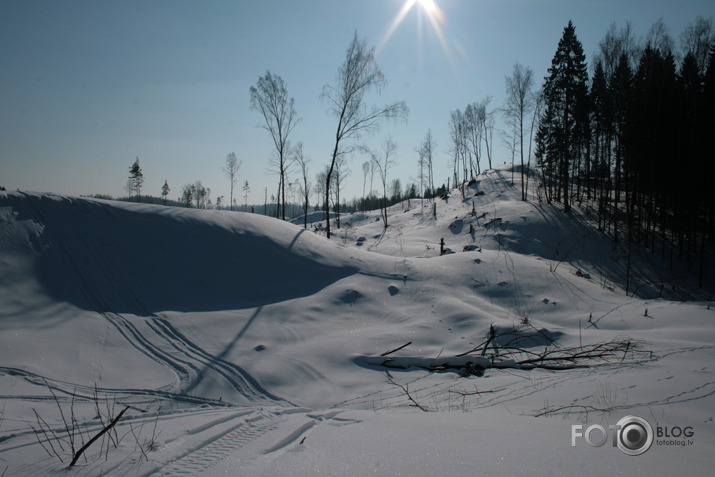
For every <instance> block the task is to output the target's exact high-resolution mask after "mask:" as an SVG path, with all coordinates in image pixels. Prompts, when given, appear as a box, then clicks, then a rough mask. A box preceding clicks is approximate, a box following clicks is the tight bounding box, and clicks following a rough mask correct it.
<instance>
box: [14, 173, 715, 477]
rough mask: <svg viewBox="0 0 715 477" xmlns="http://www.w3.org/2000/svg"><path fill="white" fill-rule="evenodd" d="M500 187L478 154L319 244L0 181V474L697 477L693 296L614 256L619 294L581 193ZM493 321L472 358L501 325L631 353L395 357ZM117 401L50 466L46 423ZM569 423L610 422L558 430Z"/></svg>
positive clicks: (277, 228)
mask: <svg viewBox="0 0 715 477" xmlns="http://www.w3.org/2000/svg"><path fill="white" fill-rule="evenodd" d="M515 180H516V181H517V182H516V183H517V186H518V180H519V174H518V172H517V173H515ZM518 194H519V190H518V187H513V186H512V185H511V171H510V170H509V169H507V168H500V169H496V170H492V171H488V172H487V173H486V174H484V175H482V176H480V177H479V179H478V182H477V183H476V184H474V185H473V186H471V187H470V188H469V189H467V191H466V199H464V198H463V197H462V194H461V193H460V192H459V191H458V190H454V191H452V194H451V196H450V197H449V198H448V199H446V200H444V199H441V200H438V201H437V203H436V211H437V217H436V218H435V217H434V216H433V214H432V212H433V209H432V207H433V206H432V203H429V202H426V201H425V202H422V201H419V200H412V201H410V203H409V204H408V203H407V202H405V203H402V204H399V205H396V206H394V207H392V208H391V209H390V214H389V222H390V226H389V227H388V228H387V229H385V228H384V227H383V224H382V222H380V220H379V217H380V216H379V212H377V211H375V212H368V213H356V214H353V215H347V216H343V217H342V225H343V227H342V228H341V229H340V230H336V234H335V236H334V237H333V239H332V240H330V241H328V240H326V239H325V238H324V237H323V236H321V235H319V234H316V233H315V232H313V229H312V228H310V227H309V229H308V230H303V228H302V227H300V226H298V225H293V224H289V223H285V222H281V221H278V220H275V219H270V218H266V217H262V216H257V215H251V214H245V213H231V212H226V211H204V210H190V209H178V208H171V207H161V206H152V205H142V204H129V203H119V202H107V201H101V200H88V199H78V198H70V197H60V196H55V195H52V194H35V193H24V192H3V193H0V324H1V325H0V398H1V399H2V404H1V405H0V413H1V415H0V475H2V474H3V472H4V473H5V475H8V476H10V475H154V474H156V475H209V476H211V475H316V474H317V475H368V474H370V475H374V474H376V473H377V474H379V475H462V474H467V473H471V474H483V475H495V474H503V475H522V474H524V475H550V474H555V475H614V474H616V475H619V474H623V475H630V474H638V473H640V474H643V475H709V473H710V472H711V470H709V469H712V467H713V465H714V464H715V422H713V421H714V418H715V364H714V363H715V361H714V360H713V357H714V356H715V310H711V309H710V308H711V307H710V302H708V301H705V300H706V299H708V296H707V295H706V294H704V293H703V292H702V291H699V290H697V289H695V288H694V287H691V286H689V285H688V283H689V282H688V281H686V280H683V279H682V277H681V276H680V275H679V272H677V270H679V269H680V268H679V267H680V264H678V266H677V267H676V272H669V271H668V267H667V264H666V263H665V262H663V263H661V261H660V258H659V255H658V254H655V255H651V254H649V253H642V251H638V250H636V251H635V254H636V256H638V257H639V258H638V260H637V261H636V262H635V263H636V265H635V266H634V267H633V270H632V271H631V275H632V276H634V277H635V278H634V281H633V282H632V284H631V287H632V289H637V290H638V293H639V296H640V298H635V297H628V296H626V294H625V292H624V290H623V286H624V278H623V277H624V274H625V266H626V260H625V257H624V256H623V254H622V252H620V251H619V250H618V249H615V248H614V247H613V244H612V241H611V240H610V239H609V238H608V237H605V236H603V235H602V234H600V233H599V232H598V231H596V229H595V228H594V226H593V224H592V223H591V222H589V220H588V219H587V215H586V214H585V212H584V211H582V210H579V209H576V210H575V211H574V212H573V213H572V214H568V215H566V214H564V213H563V212H561V211H560V210H559V209H558V207H557V206H549V205H546V204H538V203H537V202H535V201H530V202H526V203H524V202H521V201H519V200H518ZM441 239H444V247H445V249H447V252H448V253H446V254H444V255H441V256H440V240H441ZM449 252H452V253H449ZM683 297H688V298H690V300H689V301H682V298H683ZM696 300H700V301H696ZM491 326H493V327H494V329H495V330H496V332H497V335H498V336H497V338H496V339H495V340H493V342H492V345H494V344H496V348H495V347H494V346H491V347H490V348H489V352H488V353H487V354H486V357H487V358H486V359H487V360H488V359H490V358H489V356H490V355H491V354H493V353H494V349H497V350H499V349H500V347H501V348H502V349H505V348H504V347H505V346H506V343H507V340H508V339H513V338H514V337H515V336H518V337H519V338H520V339H521V340H522V341H520V345H519V346H520V347H521V348H523V349H525V350H527V352H532V353H541V352H542V351H543V350H544V349H546V348H554V349H559V348H560V349H570V348H576V347H581V346H584V347H587V346H589V345H593V344H596V343H606V342H609V341H611V340H614V339H619V340H626V339H630V340H632V342H633V343H634V347H635V346H636V344H638V345H639V346H640V348H639V350H640V351H641V352H640V353H639V354H637V355H634V354H633V353H632V350H626V351H627V352H624V354H623V357H622V359H611V360H609V361H608V362H602V363H599V362H595V361H591V362H589V366H587V367H577V368H575V369H568V370H547V369H534V370H524V369H516V368H518V367H517V366H512V367H508V368H506V369H494V368H488V369H486V370H485V371H484V374H483V376H474V375H471V376H466V377H465V376H462V375H461V374H464V373H460V370H444V371H440V372H430V371H427V370H424V369H422V368H420V367H419V366H418V365H422V364H425V363H428V362H429V363H432V364H434V363H436V362H445V363H446V362H458V361H459V360H458V359H456V358H454V357H455V356H456V355H459V354H463V353H465V352H468V351H470V350H471V349H473V348H475V347H478V346H479V345H480V343H483V342H484V341H485V340H486V339H487V338H488V336H489V332H490V327H491ZM514 330H517V331H514ZM629 342H630V341H629ZM406 343H410V344H409V345H407V346H405V347H404V348H402V349H400V350H398V351H395V352H393V353H389V354H388V356H387V358H386V359H388V358H389V359H391V360H392V361H391V362H392V363H398V364H401V365H403V366H406V367H407V369H395V368H388V367H382V366H379V363H381V362H382V361H381V359H380V355H382V354H384V353H387V352H389V351H391V350H394V349H395V348H398V347H400V346H402V345H405V344H406ZM628 351H630V352H628ZM476 355H477V356H473V358H474V361H475V362H478V361H479V359H481V356H480V355H481V352H477V353H476ZM435 358H439V360H436V359H435ZM459 359H462V360H464V359H469V358H459ZM410 365H412V366H410ZM418 406H419V407H418ZM127 407H128V409H127V410H126V412H125V414H124V415H123V416H122V418H121V419H120V420H119V421H118V423H117V424H116V427H115V428H114V429H113V430H111V431H110V432H108V433H107V434H104V435H103V436H102V437H100V438H99V439H98V440H97V441H96V442H95V443H93V444H92V445H91V446H90V447H89V448H88V450H87V451H86V452H85V456H86V458H85V456H83V457H81V458H80V459H79V460H78V462H77V465H75V466H74V467H73V468H72V469H71V470H69V471H68V470H67V466H68V464H69V460H70V459H71V454H72V450H71V445H70V444H69V442H68V441H69V437H68V434H74V436H75V443H74V447H75V450H77V449H78V448H80V447H81V446H82V444H83V443H84V442H86V441H87V440H88V439H89V438H91V437H92V436H93V435H95V434H97V433H98V432H99V431H100V430H101V429H102V428H103V427H104V425H106V424H107V423H108V421H109V420H111V419H112V418H114V417H116V416H117V415H118V414H119V412H120V411H122V410H123V409H124V408H127ZM60 409H61V410H62V412H60ZM425 411H426V412H425ZM100 416H101V417H100ZM625 416H639V417H642V418H644V419H646V420H647V421H648V422H649V423H650V425H651V426H652V429H653V435H654V442H653V444H652V446H651V447H650V449H649V450H648V451H647V452H645V453H643V454H642V455H638V456H630V455H626V454H625V453H624V452H622V451H621V450H619V448H618V447H614V446H613V441H612V437H613V436H614V433H615V431H614V430H609V425H615V424H616V423H618V422H619V420H620V419H622V418H623V417H625ZM73 419H74V421H76V422H77V423H78V425H77V426H73V425H72V422H73ZM573 425H581V426H582V427H581V428H576V432H581V433H584V432H585V431H587V429H588V428H589V426H594V425H599V426H602V428H603V429H604V430H605V431H607V432H608V436H607V437H608V441H607V442H606V444H605V445H603V446H600V447H592V446H590V445H589V444H588V443H587V442H586V440H585V439H584V438H582V437H578V436H577V437H575V444H576V445H575V446H572V437H573V436H574V435H575V434H573V432H574V430H573V429H572V426H573ZM73 427H74V429H73ZM67 431H69V432H67ZM657 434H660V436H658V435H657ZM666 434H667V436H666ZM674 435H675V437H673V436H674ZM110 436H111V438H110ZM589 436H590V438H591V439H592V441H593V442H596V443H598V442H597V441H598V440H599V438H600V437H601V434H600V428H596V427H594V428H592V430H591V433H590V434H589ZM60 458H62V461H61V460H60Z"/></svg>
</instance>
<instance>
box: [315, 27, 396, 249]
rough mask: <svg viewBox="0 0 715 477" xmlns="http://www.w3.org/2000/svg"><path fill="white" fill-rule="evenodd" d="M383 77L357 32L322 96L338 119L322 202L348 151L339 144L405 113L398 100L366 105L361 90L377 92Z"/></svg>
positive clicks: (373, 50)
mask: <svg viewBox="0 0 715 477" xmlns="http://www.w3.org/2000/svg"><path fill="white" fill-rule="evenodd" d="M385 83H386V80H385V77H384V76H383V74H382V72H381V71H380V69H379V68H378V66H377V63H376V62H375V49H374V48H372V49H370V50H368V48H367V41H366V40H364V39H360V38H359V37H358V34H357V32H355V35H354V36H353V40H352V41H351V42H350V46H349V47H348V49H347V52H346V54H345V62H344V63H343V64H342V66H341V67H340V69H339V70H338V78H337V84H336V86H329V85H326V86H325V87H324V88H323V94H322V97H323V98H324V100H325V101H327V103H328V104H329V107H330V110H331V112H332V113H333V114H334V115H335V116H336V117H337V118H338V125H337V128H336V131H335V147H334V148H333V153H332V158H331V161H330V166H329V167H328V171H327V174H326V177H325V189H326V190H325V203H326V204H327V203H328V202H329V195H330V188H331V180H332V176H333V172H334V170H335V165H336V163H337V160H338V158H339V157H340V156H341V155H343V154H345V153H346V152H348V151H347V150H345V149H343V148H342V146H343V143H344V142H345V141H347V140H349V139H354V138H357V137H359V136H360V134H361V133H363V132H370V131H372V130H374V129H375V128H377V126H378V125H379V122H380V120H382V119H390V118H397V117H400V116H402V117H405V116H406V115H407V107H406V106H405V103H404V102H402V101H400V102H396V103H391V104H388V105H386V106H384V107H377V106H372V107H367V106H366V105H365V93H367V92H368V91H370V90H371V89H373V88H374V89H376V90H377V91H378V92H379V91H380V90H381V89H382V87H383V86H384V85H385ZM326 232H327V237H328V238H330V221H329V220H328V224H327V230H326Z"/></svg>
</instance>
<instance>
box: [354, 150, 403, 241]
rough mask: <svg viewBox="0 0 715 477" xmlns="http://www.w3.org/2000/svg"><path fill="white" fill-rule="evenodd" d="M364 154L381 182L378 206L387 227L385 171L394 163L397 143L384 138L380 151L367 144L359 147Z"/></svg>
mask: <svg viewBox="0 0 715 477" xmlns="http://www.w3.org/2000/svg"><path fill="white" fill-rule="evenodd" d="M360 149H361V150H362V151H363V152H364V153H365V154H367V155H368V156H370V160H371V161H372V163H373V164H374V165H375V169H376V170H377V173H378V175H379V178H380V182H382V205H381V207H380V215H381V216H382V223H383V224H384V225H385V228H387V225H388V224H387V172H388V171H389V170H390V168H391V167H392V166H393V165H395V159H394V157H393V156H394V154H395V153H396V152H397V144H395V141H393V140H392V138H387V139H385V142H384V143H383V145H382V151H380V152H377V151H374V150H372V149H370V148H369V147H367V146H362V147H361V148H360Z"/></svg>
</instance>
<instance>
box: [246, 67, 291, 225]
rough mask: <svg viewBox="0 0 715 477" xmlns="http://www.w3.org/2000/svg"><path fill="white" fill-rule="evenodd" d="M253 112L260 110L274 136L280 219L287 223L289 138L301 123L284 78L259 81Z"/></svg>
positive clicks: (266, 77)
mask: <svg viewBox="0 0 715 477" xmlns="http://www.w3.org/2000/svg"><path fill="white" fill-rule="evenodd" d="M250 92H251V109H254V110H258V111H260V112H261V114H262V115H263V120H264V122H265V124H264V125H262V126H261V127H263V128H264V129H265V130H266V131H268V133H269V134H270V135H271V139H272V140H273V145H274V146H275V148H276V149H275V151H276V154H277V164H278V176H279V179H278V208H279V210H280V216H281V218H282V219H283V220H285V201H286V198H285V182H286V171H287V169H288V158H289V150H290V145H289V143H288V136H289V135H290V133H291V131H293V128H295V126H296V124H297V123H298V122H299V121H300V119H298V118H297V114H296V111H295V106H294V100H293V98H290V99H289V98H288V90H287V89H286V85H285V82H284V81H283V78H281V77H280V76H278V75H272V74H271V72H270V71H266V74H265V75H264V76H261V77H260V78H258V82H257V83H256V85H255V86H251V89H250Z"/></svg>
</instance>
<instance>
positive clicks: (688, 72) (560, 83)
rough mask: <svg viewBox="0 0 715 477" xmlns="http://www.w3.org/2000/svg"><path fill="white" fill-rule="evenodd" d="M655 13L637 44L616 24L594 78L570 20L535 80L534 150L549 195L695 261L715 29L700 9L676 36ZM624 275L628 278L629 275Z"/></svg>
mask: <svg viewBox="0 0 715 477" xmlns="http://www.w3.org/2000/svg"><path fill="white" fill-rule="evenodd" d="M680 39H681V52H680V54H679V52H677V51H676V49H675V47H674V45H675V42H674V40H673V39H672V38H671V37H670V35H669V34H668V31H667V28H666V27H665V25H664V23H663V22H662V20H661V21H659V22H657V23H656V24H655V25H653V26H652V27H651V29H650V31H649V32H648V34H647V35H646V37H645V39H644V41H643V42H642V43H640V42H638V41H637V40H636V39H635V36H634V34H633V32H632V29H631V27H630V25H626V26H625V27H623V28H621V29H620V30H619V29H617V28H616V26H615V25H614V26H612V27H611V29H610V30H609V31H608V32H607V34H606V36H605V37H604V39H603V40H602V41H601V43H600V44H599V53H598V54H597V55H596V57H595V58H594V62H593V72H592V75H591V77H590V78H589V75H588V70H587V66H586V61H585V55H584V54H583V47H582V45H581V43H580V41H579V40H578V38H577V36H576V32H575V27H574V25H573V24H572V23H571V22H569V24H568V25H567V26H566V28H565V29H564V32H563V35H562V37H561V40H560V41H559V44H558V47H557V50H556V53H555V54H554V57H553V60H552V62H551V67H550V68H549V69H548V76H547V77H546V78H545V82H544V85H543V88H542V90H541V95H542V101H543V111H542V112H541V114H540V118H539V124H538V129H537V132H536V137H535V143H536V151H535V158H536V161H537V165H538V167H539V168H540V170H541V176H542V179H543V182H542V184H541V185H540V189H539V190H540V191H541V192H542V193H543V198H544V200H546V201H547V202H549V203H550V202H552V201H555V202H557V203H560V204H562V206H563V209H564V211H566V212H568V211H570V209H571V207H572V206H573V204H579V205H581V204H583V203H586V205H588V206H589V207H591V206H593V208H594V209H595V214H596V215H597V220H598V226H599V229H600V230H603V231H605V232H607V233H609V234H612V236H613V239H614V241H615V242H617V243H618V242H621V241H625V244H627V247H628V251H629V254H628V257H629V258H630V247H631V246H632V245H633V244H639V245H642V246H645V247H648V248H650V249H651V250H652V251H654V252H655V251H656V249H657V248H659V249H660V252H661V255H662V257H663V258H667V256H668V255H669V257H670V260H671V264H672V260H673V257H674V255H675V254H676V253H677V254H678V255H679V256H683V255H685V256H686V257H687V258H688V259H689V260H690V262H691V263H692V262H693V259H694V258H695V257H696V256H697V257H698V259H699V273H698V276H699V278H698V282H699V285H701V286H702V279H703V273H704V260H705V253H706V250H705V248H706V242H707V240H708V238H710V239H712V237H713V231H714V230H713V225H714V221H713V212H714V211H715V209H714V206H715V199H714V198H713V194H711V193H710V192H709V189H710V187H709V186H710V183H711V181H712V177H713V172H715V162H714V161H713V151H715V143H714V142H713V140H714V138H715V135H713V131H715V125H714V124H713V119H714V111H715V103H714V102H713V98H714V96H715V77H714V75H715V71H714V70H715V61H714V60H713V59H714V58H715V49H714V45H715V31H713V28H712V20H708V19H705V18H703V17H698V18H697V19H696V21H695V22H694V23H693V24H691V25H689V26H688V27H687V28H686V30H685V31H684V32H683V34H682V35H681V37H680ZM627 281H628V280H627Z"/></svg>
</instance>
